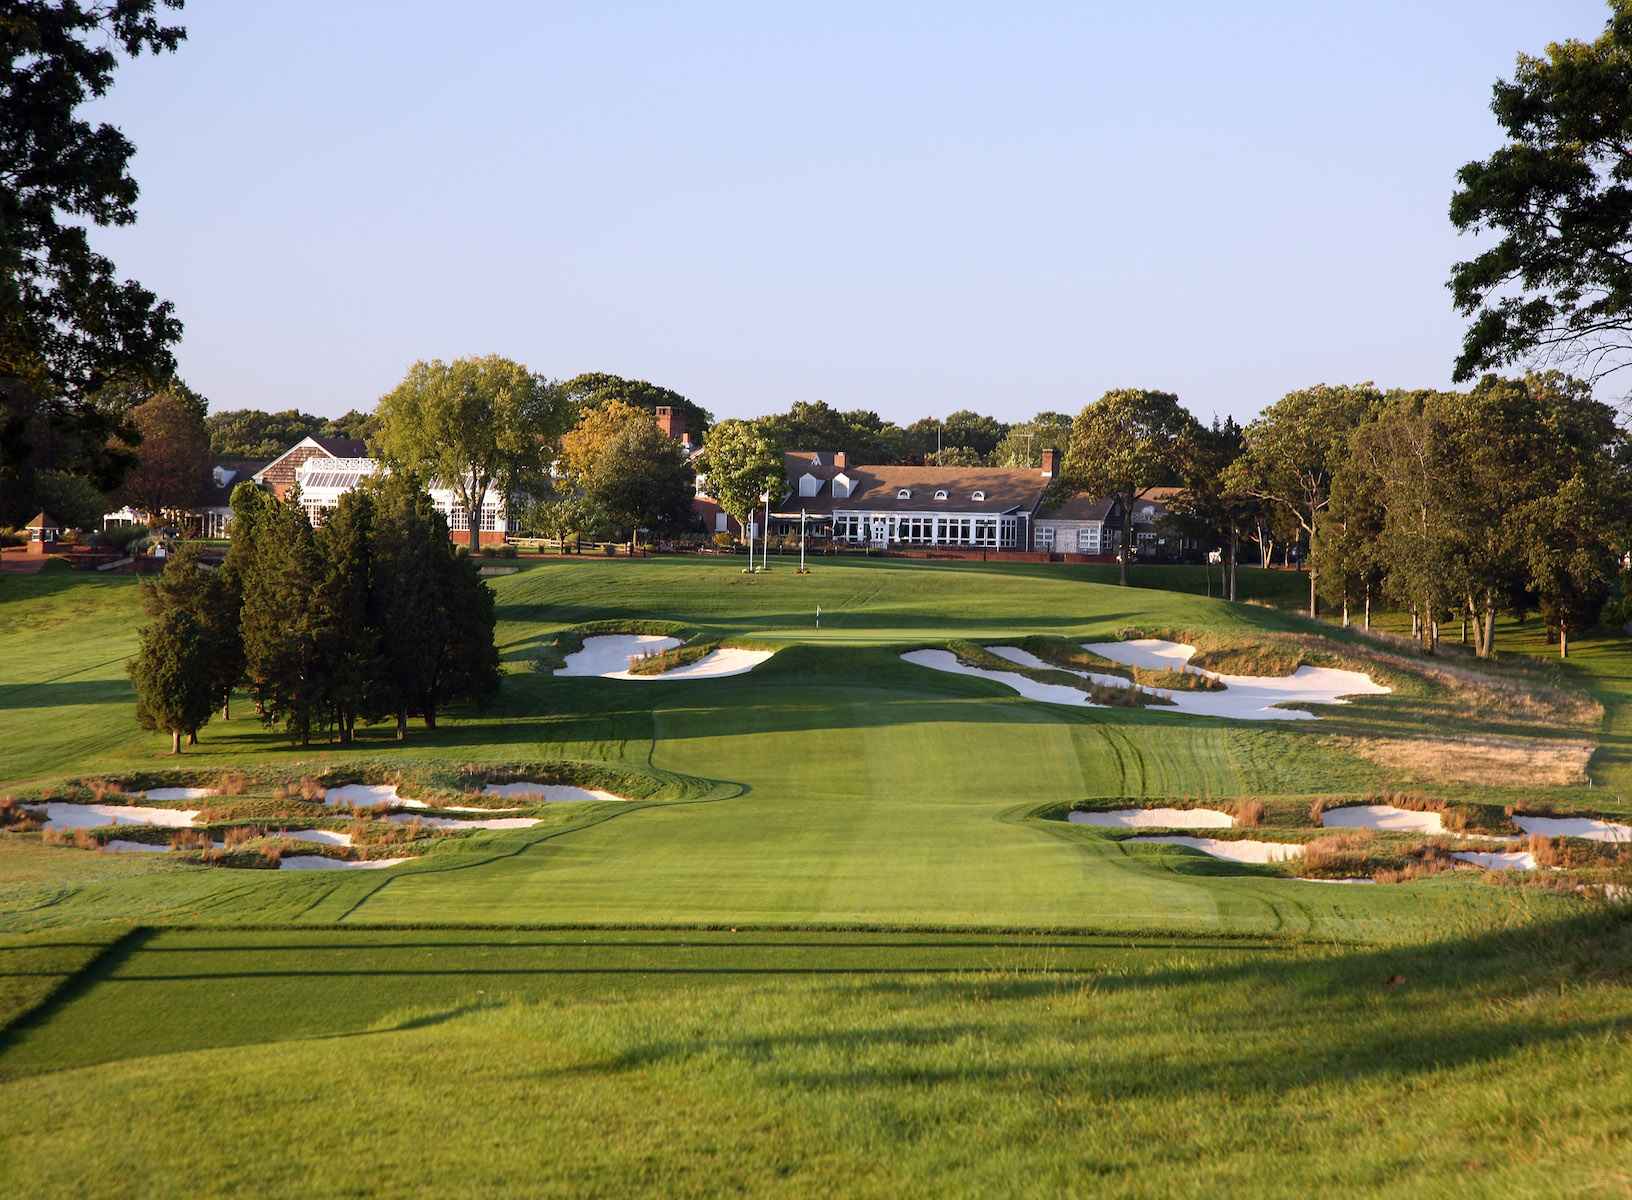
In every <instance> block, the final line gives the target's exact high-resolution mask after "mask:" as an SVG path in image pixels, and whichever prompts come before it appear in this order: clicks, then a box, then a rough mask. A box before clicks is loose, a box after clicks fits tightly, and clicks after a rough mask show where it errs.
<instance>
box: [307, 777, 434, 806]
mask: <svg viewBox="0 0 1632 1200" xmlns="http://www.w3.org/2000/svg"><path fill="white" fill-rule="evenodd" d="M323 803H324V804H350V805H352V806H353V807H355V808H373V807H374V806H375V805H376V804H389V805H391V807H393V808H429V807H430V805H429V804H426V803H425V801H423V800H409V799H407V798H405V797H403V796H399V795H397V785H396V784H394V783H348V784H346V785H345V786H344V787H334V788H330V789H329V791H328V794H327V795H326V796H324V797H323Z"/></svg>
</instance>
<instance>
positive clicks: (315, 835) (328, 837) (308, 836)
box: [277, 829, 351, 846]
mask: <svg viewBox="0 0 1632 1200" xmlns="http://www.w3.org/2000/svg"><path fill="white" fill-rule="evenodd" d="M277 836H278V837H284V838H294V839H296V840H297V841H302V842H321V843H322V844H323V845H325V846H349V845H351V834H349V833H336V832H335V831H334V830H332V829H286V830H283V831H282V832H280V833H279V834H278V835H277Z"/></svg>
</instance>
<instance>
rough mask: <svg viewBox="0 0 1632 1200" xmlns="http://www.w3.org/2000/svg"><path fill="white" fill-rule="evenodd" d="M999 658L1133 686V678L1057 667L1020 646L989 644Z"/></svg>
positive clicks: (1112, 684) (1103, 682) (1107, 684)
mask: <svg viewBox="0 0 1632 1200" xmlns="http://www.w3.org/2000/svg"><path fill="white" fill-rule="evenodd" d="M986 649H988V650H990V651H991V652H992V653H993V654H995V655H997V656H998V657H999V658H1006V659H1008V660H1009V661H1010V662H1012V663H1018V664H1019V665H1020V666H1022V667H1034V668H1036V669H1037V670H1040V671H1064V672H1065V673H1066V674H1068V675H1078V676H1081V677H1082V678H1083V679H1086V680H1088V681H1089V682H1091V683H1097V684H1099V685H1100V686H1101V687H1132V686H1133V680H1131V679H1123V678H1122V676H1120V675H1096V674H1094V672H1092V671H1079V670H1077V669H1076V668H1074V667H1057V666H1055V665H1054V664H1053V663H1051V662H1046V661H1044V660H1043V659H1040V658H1038V657H1037V656H1036V655H1035V654H1033V653H1031V652H1030V651H1029V650H1022V649H1020V648H1019V647H1018V646H987V647H986Z"/></svg>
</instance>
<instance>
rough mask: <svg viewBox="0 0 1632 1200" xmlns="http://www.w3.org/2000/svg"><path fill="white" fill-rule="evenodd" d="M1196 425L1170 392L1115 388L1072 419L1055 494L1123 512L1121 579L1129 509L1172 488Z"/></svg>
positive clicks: (1127, 558) (1128, 553)
mask: <svg viewBox="0 0 1632 1200" xmlns="http://www.w3.org/2000/svg"><path fill="white" fill-rule="evenodd" d="M1195 426H1196V419H1195V418H1194V417H1192V416H1191V415H1190V414H1189V412H1187V411H1186V410H1185V409H1184V407H1183V406H1182V405H1181V404H1180V403H1179V398H1178V397H1177V396H1175V395H1172V394H1171V393H1169V392H1152V391H1145V390H1143V389H1139V388H1120V389H1117V390H1115V391H1110V392H1106V393H1105V394H1104V395H1103V396H1101V397H1100V398H1099V399H1098V400H1096V401H1095V402H1094V403H1092V404H1090V405H1088V407H1086V408H1084V409H1083V410H1082V412H1081V413H1079V414H1078V415H1077V419H1076V423H1075V424H1074V425H1073V426H1072V429H1071V446H1070V449H1069V450H1068V451H1067V453H1066V456H1065V464H1064V467H1063V469H1062V472H1061V480H1060V482H1059V483H1058V484H1057V485H1055V490H1056V491H1057V492H1059V493H1060V494H1065V495H1075V494H1078V493H1086V494H1088V495H1091V496H1114V497H1115V498H1116V501H1117V503H1118V504H1119V505H1120V506H1121V509H1122V544H1121V572H1120V575H1121V578H1120V580H1119V582H1120V583H1121V584H1122V586H1123V587H1126V586H1127V585H1128V567H1129V564H1130V562H1131V560H1132V558H1133V554H1132V537H1133V503H1134V501H1135V500H1137V499H1139V497H1141V496H1144V495H1147V494H1149V492H1150V489H1151V488H1154V487H1160V486H1162V485H1164V484H1176V483H1178V482H1179V481H1180V479H1181V478H1182V476H1183V471H1184V458H1183V451H1184V446H1185V444H1186V440H1187V439H1188V438H1189V437H1190V436H1191V435H1192V433H1193V431H1194V429H1195Z"/></svg>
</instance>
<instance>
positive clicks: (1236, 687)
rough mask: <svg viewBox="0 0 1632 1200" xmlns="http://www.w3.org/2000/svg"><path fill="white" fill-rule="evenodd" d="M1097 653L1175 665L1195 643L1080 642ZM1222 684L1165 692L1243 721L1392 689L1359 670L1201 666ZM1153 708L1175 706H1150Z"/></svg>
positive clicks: (1279, 717)
mask: <svg viewBox="0 0 1632 1200" xmlns="http://www.w3.org/2000/svg"><path fill="white" fill-rule="evenodd" d="M1083 649H1084V650H1088V651H1090V652H1092V653H1094V654H1097V655H1099V656H1100V657H1101V658H1108V659H1110V660H1111V661H1112V662H1118V663H1122V664H1123V665H1125V666H1130V667H1148V668H1152V669H1154V670H1159V671H1160V670H1177V669H1178V668H1179V667H1181V666H1183V665H1184V664H1186V663H1188V662H1189V661H1190V658H1191V656H1192V655H1194V654H1195V652H1196V648H1195V647H1194V646H1186V645H1184V644H1182V643H1179V642H1165V641H1161V640H1159V639H1157V638H1136V639H1134V640H1132V641H1127V642H1087V643H1084V645H1083ZM1199 673H1200V674H1202V675H1205V676H1206V677H1207V678H1209V679H1216V680H1217V681H1218V682H1220V683H1222V684H1223V685H1224V690H1223V691H1222V692H1185V691H1174V692H1168V693H1165V694H1166V695H1168V696H1170V697H1171V698H1172V700H1173V708H1174V709H1176V710H1177V711H1179V712H1183V713H1192V714H1194V715H1196V716H1202V717H1234V718H1235V719H1237V720H1241V721H1303V720H1309V719H1311V718H1313V716H1314V714H1313V713H1306V712H1299V711H1297V710H1294V709H1287V708H1276V707H1274V706H1275V705H1277V704H1346V703H1348V701H1347V700H1346V699H1344V697H1346V696H1381V695H1383V694H1385V693H1387V692H1389V691H1391V690H1392V689H1390V688H1386V687H1384V686H1383V685H1382V684H1380V683H1373V682H1372V681H1371V676H1369V675H1366V674H1365V673H1363V672H1361V671H1342V670H1339V669H1337V668H1336V667H1299V668H1298V669H1297V670H1296V671H1294V672H1293V673H1292V674H1290V675H1282V676H1263V675H1220V674H1218V673H1217V672H1214V671H1199ZM1148 711H1151V712H1161V711H1173V709H1165V710H1164V709H1162V708H1156V709H1150V710H1148Z"/></svg>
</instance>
